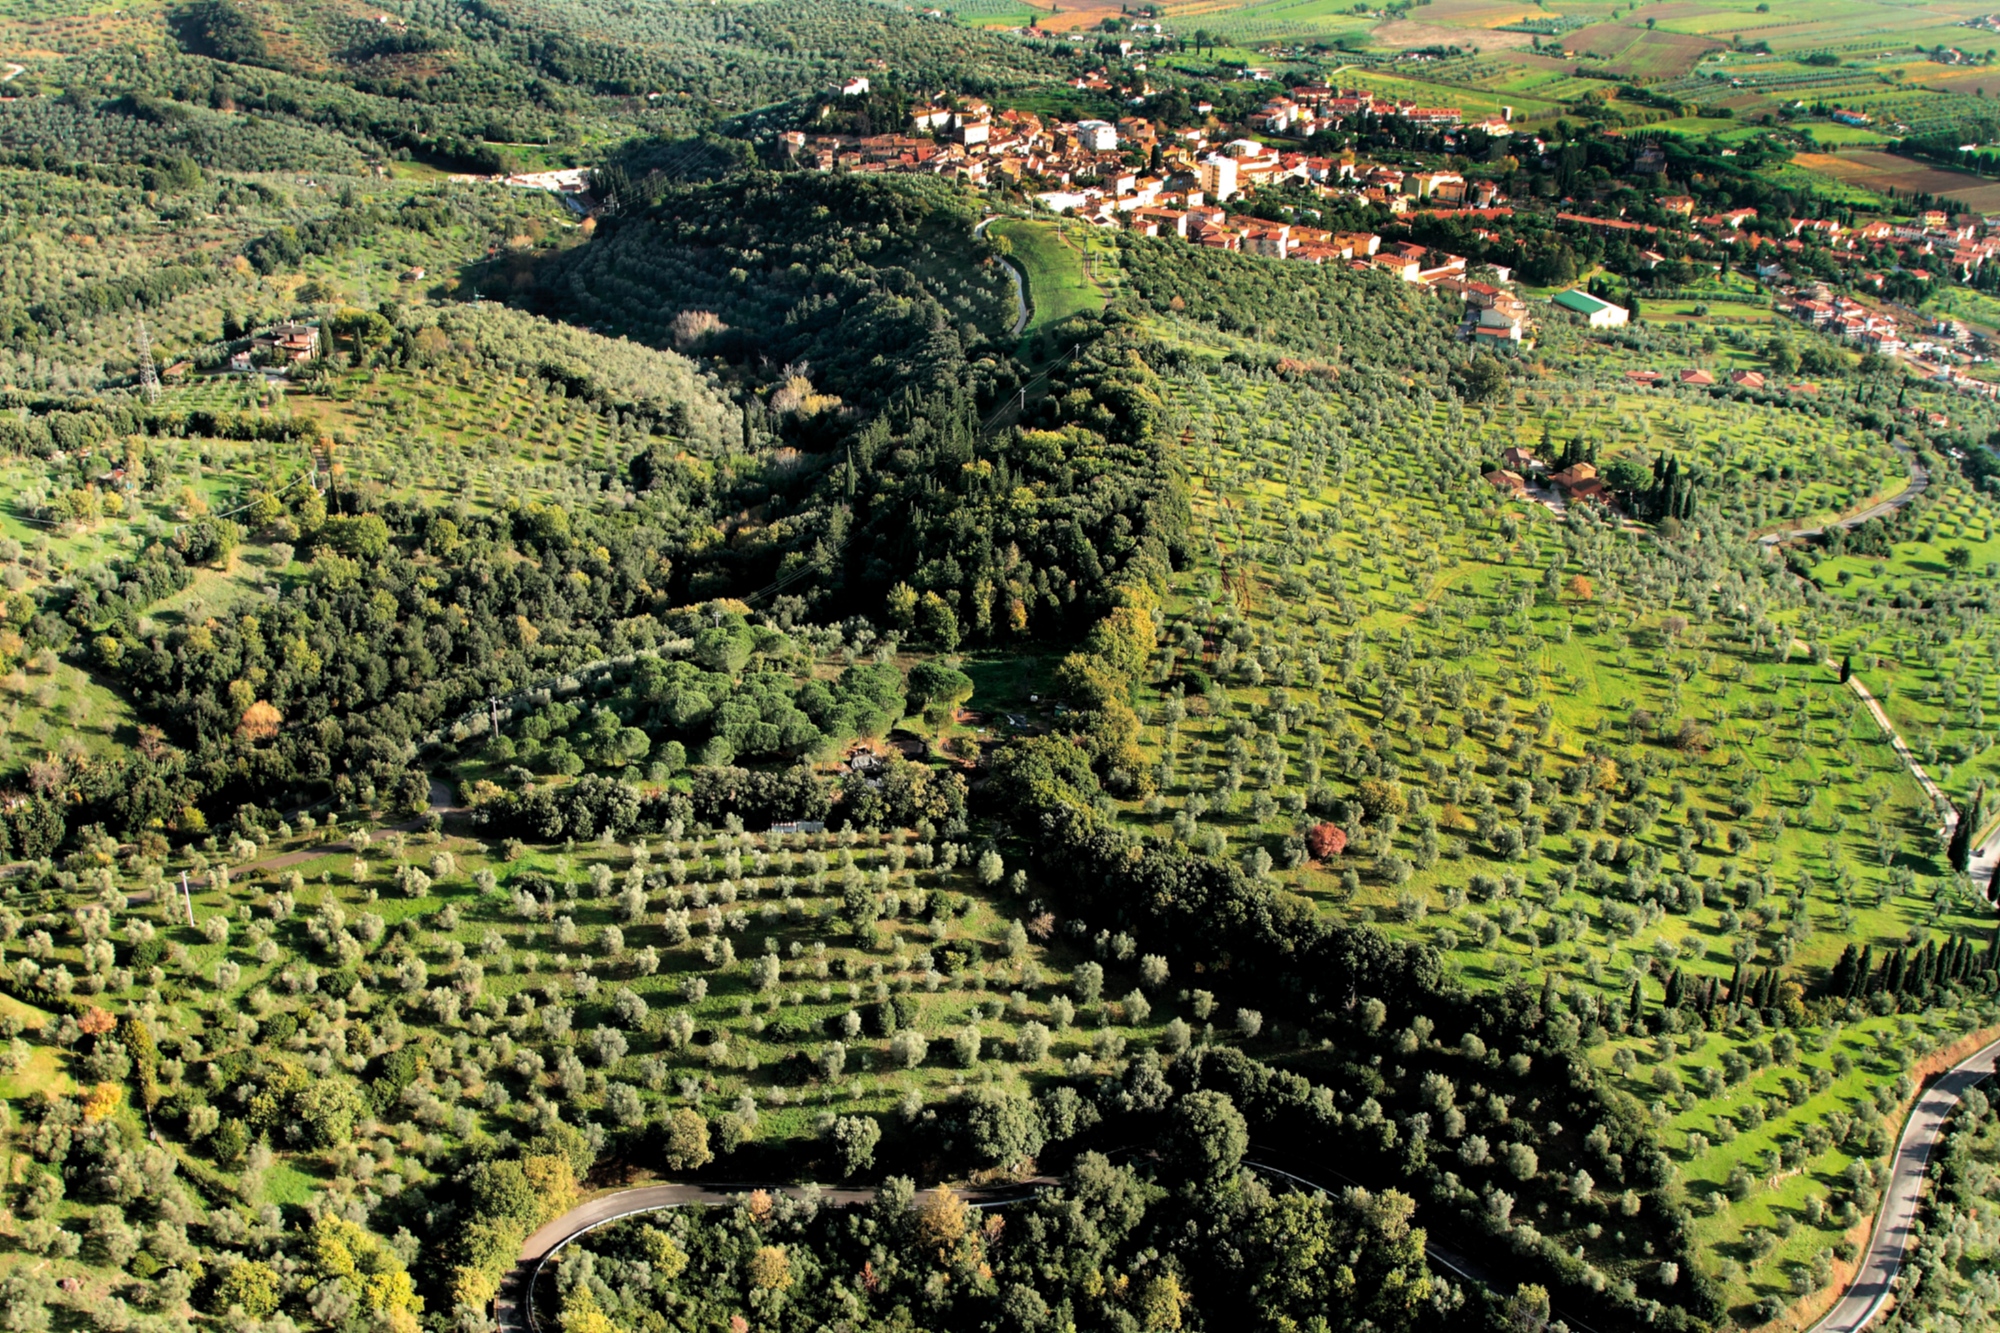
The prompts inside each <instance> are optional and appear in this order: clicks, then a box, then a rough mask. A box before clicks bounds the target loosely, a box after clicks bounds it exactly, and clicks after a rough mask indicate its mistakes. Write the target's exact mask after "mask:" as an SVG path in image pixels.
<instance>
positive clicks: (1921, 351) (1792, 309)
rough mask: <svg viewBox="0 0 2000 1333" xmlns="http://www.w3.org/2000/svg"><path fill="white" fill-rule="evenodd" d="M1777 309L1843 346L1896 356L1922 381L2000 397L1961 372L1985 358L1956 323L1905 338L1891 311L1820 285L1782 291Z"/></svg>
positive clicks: (1996, 389) (1933, 325) (1999, 389)
mask: <svg viewBox="0 0 2000 1333" xmlns="http://www.w3.org/2000/svg"><path fill="white" fill-rule="evenodd" d="M1777 308H1778V312H1779V313H1780V314H1785V315H1790V316H1791V317H1792V318H1794V319H1796V320H1798V321H1799V322H1800V323H1802V324H1807V325H1810V326H1811V327H1812V328H1814V329H1817V330H1819V331H1820V332H1822V333H1825V334H1828V335H1830V336H1832V337H1835V338H1839V339H1840V340H1841V341H1843V342H1846V343H1850V344H1852V345H1854V346H1856V347H1860V348H1863V349H1865V350H1867V351H1871V352H1878V353H1880V354H1881V355H1883V356H1889V357H1897V358H1900V359H1901V360H1903V361H1904V362H1906V363H1907V364H1908V365H1909V366H1910V367H1911V369H1913V370H1915V371H1916V372H1917V373H1918V374H1920V375H1922V376H1923V377H1924V378H1926V379H1930V380H1935V381H1937V382H1939V383H1941V384H1946V385H1949V386H1950V387H1951V388H1953V389H1956V390H1958V391H1960V392H1962V393H1971V394H1977V395H1980V396H1981V397H1987V398H1991V397H2000V386H1996V385H1994V384H1992V383H1990V382H1988V381H1986V380H1981V379H1974V378H1973V377H1972V376H1970V375H1968V374H1966V373H1965V372H1964V371H1963V370H1962V369H1960V367H1961V366H1964V365H1966V364H1968V363H1972V362H1977V361H1980V360H1982V359H1984V358H1983V357H1982V356H1980V355H1979V354H1978V353H1976V352H1975V351H1973V349H1972V344H1973V337H1972V334H1971V333H1970V332H1969V331H1968V330H1967V329H1966V328H1965V326H1964V325H1962V324H1960V323H1958V322H1957V321H1956V320H1951V319H1939V320H1935V321H1931V322H1930V323H1928V324H1926V325H1925V326H1924V327H1923V328H1921V329H1916V330H1913V331H1911V332H1910V334H1909V336H1908V337H1905V336H1904V332H1903V327H1902V325H1901V323H1900V322H1899V321H1898V319H1897V317H1896V315H1895V314H1894V313H1892V312H1891V311H1887V310H1878V309H1873V308H1871V307H1869V306H1865V305H1863V304H1861V302H1859V301H1856V300H1854V299H1852V298H1851V297H1846V296H1841V295H1839V294H1837V293H1835V292H1834V291H1833V290H1832V289H1831V288H1829V287H1827V286H1826V285H1825V284H1824V283H1815V284H1813V285H1812V286H1810V287H1787V288H1785V289H1783V290H1782V291H1781V292H1780V293H1779V296H1778V302H1777Z"/></svg>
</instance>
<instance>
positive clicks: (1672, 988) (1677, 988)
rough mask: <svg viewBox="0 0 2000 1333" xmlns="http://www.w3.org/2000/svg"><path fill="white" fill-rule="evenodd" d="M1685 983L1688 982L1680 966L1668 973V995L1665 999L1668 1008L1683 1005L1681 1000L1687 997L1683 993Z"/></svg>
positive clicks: (1676, 1007)
mask: <svg viewBox="0 0 2000 1333" xmlns="http://www.w3.org/2000/svg"><path fill="white" fill-rule="evenodd" d="M1685 985H1686V982H1685V980H1684V979H1683V978H1682V976H1681V970H1680V969H1679V968H1678V967H1677V968H1675V969H1674V970H1673V971H1672V972H1669V973H1668V974H1667V996H1666V1000H1665V1004H1666V1007H1667V1008H1669V1009H1678V1008H1680V1007H1681V1001H1682V1000H1683V999H1684V998H1685V996H1684V995H1683V993H1682V992H1683V989H1684V987H1685Z"/></svg>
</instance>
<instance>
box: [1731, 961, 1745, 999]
mask: <svg viewBox="0 0 2000 1333" xmlns="http://www.w3.org/2000/svg"><path fill="white" fill-rule="evenodd" d="M1729 1002H1730V1003H1731V1004H1742V1003H1743V964H1742V962H1741V961H1738V962H1737V964H1736V970H1735V971H1734V972H1732V973H1730V974H1729Z"/></svg>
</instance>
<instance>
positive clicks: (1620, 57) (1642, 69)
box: [1562, 23, 1722, 83]
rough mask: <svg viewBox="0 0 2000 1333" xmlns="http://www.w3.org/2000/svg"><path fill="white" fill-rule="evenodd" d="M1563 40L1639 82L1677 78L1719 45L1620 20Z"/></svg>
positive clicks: (1587, 29) (1616, 72)
mask: <svg viewBox="0 0 2000 1333" xmlns="http://www.w3.org/2000/svg"><path fill="white" fill-rule="evenodd" d="M1562 40H1563V46H1564V48H1565V49H1566V50H1568V51H1573V52H1576V53H1577V54H1579V55H1585V56H1589V57H1591V58H1593V59H1595V60H1601V61H1604V62H1605V64H1604V66H1603V68H1604V69H1605V70H1606V71H1607V72H1609V73H1613V74H1618V75H1620V76H1622V77H1624V78H1629V79H1632V80H1634V81H1636V82H1640V83H1647V82H1651V81H1654V80H1659V79H1673V78H1679V77H1680V76H1681V75H1683V74H1686V73H1687V72H1688V71H1689V70H1691V69H1693V68H1694V67H1695V66H1696V65H1697V64H1699V63H1700V62H1701V59H1702V57H1704V56H1706V55H1707V54H1708V53H1709V52H1711V51H1716V50H1720V49H1722V44H1721V43H1718V42H1715V41H1712V40H1710V39H1709V38H1706V37H1701V36H1694V35H1689V34H1686V33H1677V32H1671V31H1664V30H1660V29H1653V28H1642V27H1637V26H1635V25H1630V24H1623V23H1603V24H1593V25H1592V26H1590V27H1588V28H1581V29H1579V30H1577V31H1576V32H1572V33H1566V34H1564V36H1563V39H1562Z"/></svg>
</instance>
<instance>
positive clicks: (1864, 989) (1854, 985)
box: [1847, 944, 1875, 1000]
mask: <svg viewBox="0 0 2000 1333" xmlns="http://www.w3.org/2000/svg"><path fill="white" fill-rule="evenodd" d="M1874 990H1875V946H1874V945H1872V944H1864V945H1862V946H1861V959H1860V961H1859V962H1857V963H1856V964H1855V965H1854V980H1853V981H1852V982H1851V983H1850V984H1849V986H1848V988H1847V998H1848V999H1850V1000H1858V999H1860V998H1861V997H1862V996H1863V995H1866V994H1872V993H1873V992H1874Z"/></svg>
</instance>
